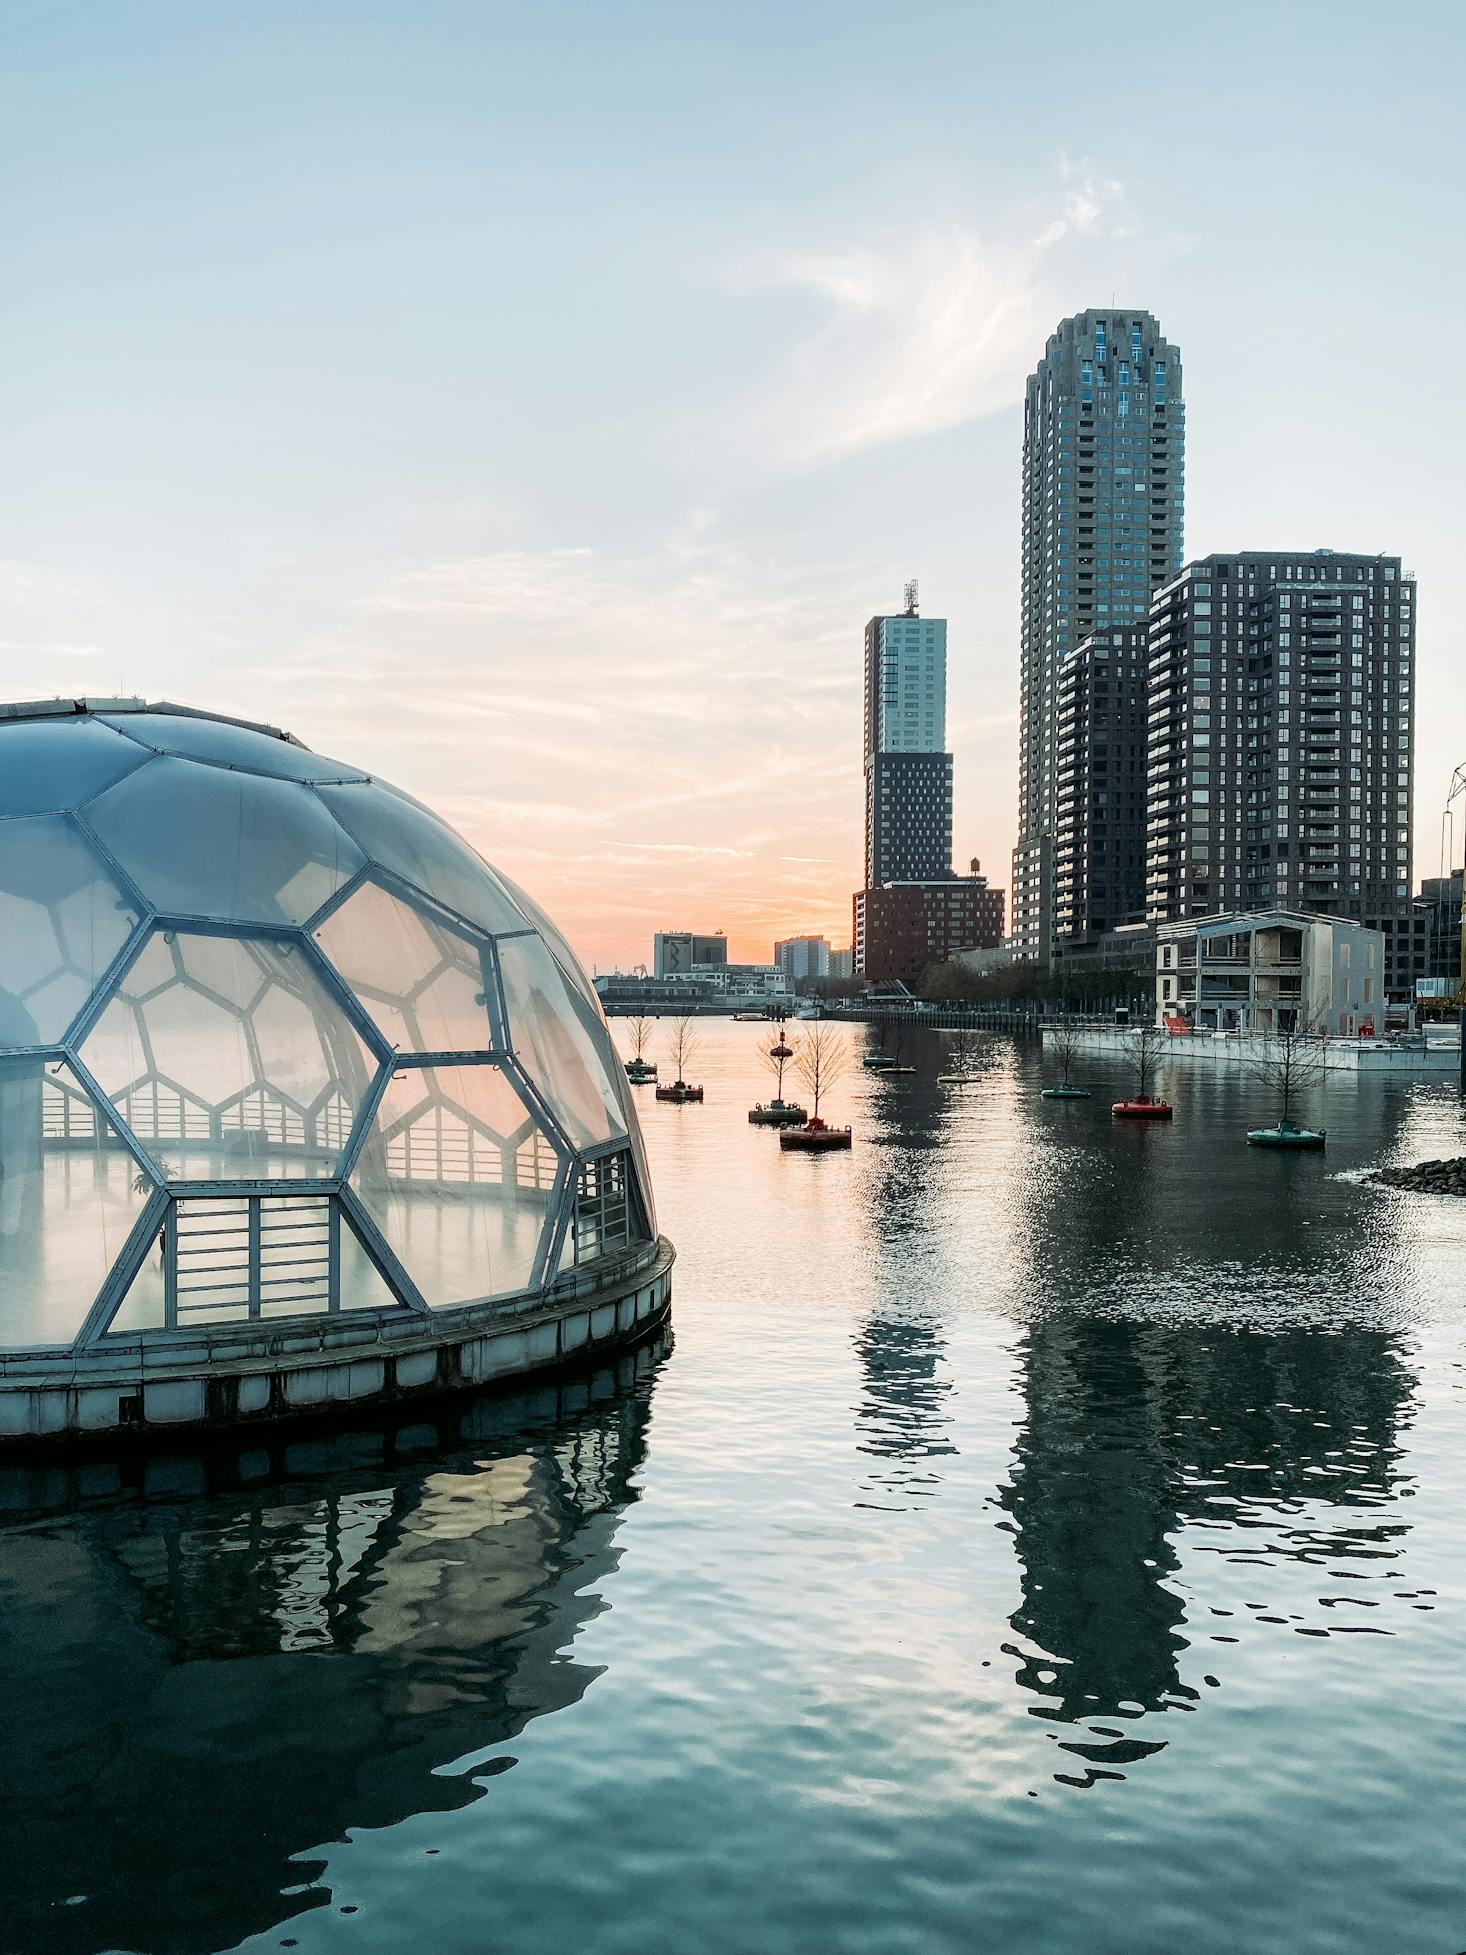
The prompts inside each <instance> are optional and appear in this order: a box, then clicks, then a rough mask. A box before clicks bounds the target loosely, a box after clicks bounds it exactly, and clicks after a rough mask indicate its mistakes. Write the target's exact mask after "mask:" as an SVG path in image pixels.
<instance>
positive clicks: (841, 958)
mask: <svg viewBox="0 0 1466 1955" xmlns="http://www.w3.org/2000/svg"><path fill="white" fill-rule="evenodd" d="M829 975H830V976H831V977H832V978H850V977H854V975H855V952H854V950H853V949H852V950H832V951H831V952H830V971H829Z"/></svg>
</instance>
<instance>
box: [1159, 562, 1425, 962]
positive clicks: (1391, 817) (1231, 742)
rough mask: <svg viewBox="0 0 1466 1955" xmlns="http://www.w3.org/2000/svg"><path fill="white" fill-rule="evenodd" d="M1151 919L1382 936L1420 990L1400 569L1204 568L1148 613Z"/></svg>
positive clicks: (1406, 625)
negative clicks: (1358, 925) (1279, 917)
mask: <svg viewBox="0 0 1466 1955" xmlns="http://www.w3.org/2000/svg"><path fill="white" fill-rule="evenodd" d="M1148 641H1149V678H1148V693H1147V707H1148V711H1147V776H1146V778H1147V813H1146V910H1147V915H1148V916H1149V918H1150V920H1151V921H1152V922H1153V923H1155V924H1161V923H1164V922H1170V921H1173V920H1177V919H1180V918H1185V917H1199V916H1207V915H1215V914H1217V913H1218V912H1222V911H1241V910H1252V909H1259V908H1262V907H1264V906H1267V905H1269V904H1278V905H1283V906H1291V907H1296V908H1303V909H1307V910H1310V911H1314V912H1321V913H1325V914H1329V915H1335V916H1346V917H1352V918H1354V919H1356V920H1357V921H1360V922H1364V923H1367V924H1368V925H1369V926H1370V927H1371V928H1373V929H1382V930H1387V931H1388V932H1389V937H1390V942H1391V945H1392V946H1393V947H1394V948H1393V951H1392V967H1391V969H1390V971H1389V973H1388V974H1387V982H1388V984H1389V988H1390V990H1391V993H1392V995H1401V996H1408V995H1409V993H1410V992H1411V991H1412V990H1413V981H1412V977H1411V965H1412V962H1413V958H1414V934H1415V933H1414V931H1413V928H1410V929H1405V930H1403V931H1402V930H1399V929H1397V927H1396V925H1397V924H1398V922H1399V921H1400V920H1402V919H1408V917H1409V913H1410V908H1411V904H1410V896H1411V890H1412V887H1413V883H1412V876H1411V795H1412V786H1413V783H1412V761H1413V752H1414V698H1415V657H1414V652H1415V584H1414V580H1413V578H1410V577H1407V576H1405V575H1404V574H1403V573H1402V571H1401V568H1400V560H1399V558H1398V557H1369V556H1354V555H1344V554H1335V553H1334V552H1332V551H1327V550H1320V551H1315V552H1312V553H1299V552H1296V551H1269V552H1261V551H1244V552H1241V553H1240V554H1237V555H1218V556H1212V557H1206V558H1203V559H1202V560H1201V561H1199V562H1197V563H1193V564H1189V565H1187V567H1186V568H1185V570H1184V571H1182V573H1181V574H1180V575H1179V576H1178V577H1176V578H1174V579H1173V580H1172V581H1170V582H1169V583H1168V584H1166V585H1165V586H1164V587H1163V588H1162V589H1161V590H1160V591H1159V592H1158V593H1157V595H1156V598H1155V601H1154V603H1153V605H1152V607H1151V611H1150V619H1149V628H1148Z"/></svg>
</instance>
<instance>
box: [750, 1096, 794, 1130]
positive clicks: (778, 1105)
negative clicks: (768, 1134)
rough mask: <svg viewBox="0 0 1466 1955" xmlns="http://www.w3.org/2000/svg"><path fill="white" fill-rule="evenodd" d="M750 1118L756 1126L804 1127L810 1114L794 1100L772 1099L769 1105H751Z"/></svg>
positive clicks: (751, 1123) (751, 1122)
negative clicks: (796, 1104)
mask: <svg viewBox="0 0 1466 1955" xmlns="http://www.w3.org/2000/svg"><path fill="white" fill-rule="evenodd" d="M748 1118H749V1124H750V1125H751V1126H754V1127H802V1126H803V1125H804V1123H805V1121H806V1120H807V1119H808V1118H809V1115H808V1114H807V1113H806V1112H805V1110H804V1108H803V1107H802V1106H795V1104H794V1102H793V1101H792V1100H770V1101H769V1103H768V1105H767V1106H751V1107H750V1108H749V1109H748Z"/></svg>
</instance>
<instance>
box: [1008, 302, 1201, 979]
mask: <svg viewBox="0 0 1466 1955" xmlns="http://www.w3.org/2000/svg"><path fill="white" fill-rule="evenodd" d="M1185 413H1186V410H1185V406H1184V402H1183V399H1182V391H1181V359H1180V355H1179V353H1178V352H1177V350H1176V348H1175V347H1174V346H1172V345H1170V344H1169V342H1168V341H1167V340H1166V339H1165V338H1164V337H1163V336H1162V334H1161V330H1160V326H1159V325H1158V323H1157V322H1156V320H1155V319H1154V318H1153V317H1152V316H1151V314H1150V313H1148V312H1137V311H1134V310H1132V309H1129V308H1123V307H1122V308H1109V309H1105V308H1094V309H1091V310H1089V311H1086V312H1081V313H1078V314H1076V315H1075V316H1074V317H1073V318H1072V319H1066V320H1064V321H1063V323H1062V324H1061V325H1060V327H1059V329H1058V331H1057V332H1055V333H1054V334H1053V336H1052V337H1051V338H1050V340H1049V342H1048V345H1047V346H1046V347H1045V349H1044V356H1043V358H1042V360H1040V362H1039V364H1038V366H1037V368H1036V369H1035V371H1034V373H1033V374H1032V375H1031V376H1030V378H1029V382H1028V390H1027V396H1026V399H1025V403H1024V416H1023V556H1022V582H1023V592H1022V620H1021V667H1022V670H1021V692H1020V701H1019V707H1020V724H1019V763H1018V767H1019V772H1018V844H1017V846H1016V848H1015V849H1014V851H1013V926H1012V927H1013V941H1014V946H1015V949H1016V950H1017V952H1018V954H1019V955H1020V956H1023V957H1028V958H1033V959H1036V960H1037V961H1039V962H1042V963H1048V962H1049V960H1050V958H1051V957H1052V955H1053V951H1054V948H1055V908H1056V900H1057V889H1056V876H1055V868H1056V862H1055V831H1056V823H1057V819H1058V814H1059V808H1058V778H1059V768H1058V758H1059V755H1058V708H1059V671H1060V667H1061V666H1062V664H1063V663H1064V660H1065V658H1066V655H1067V654H1069V653H1070V652H1072V651H1074V650H1075V649H1076V648H1077V647H1078V646H1079V645H1080V644H1082V643H1083V641H1084V640H1086V639H1087V638H1089V637H1090V636H1091V635H1092V634H1093V633H1095V632H1097V631H1107V630H1109V629H1111V628H1113V627H1116V626H1124V625H1134V624H1135V623H1137V622H1143V620H1144V619H1145V616H1146V613H1147V610H1148V608H1149V604H1150V597H1151V593H1152V592H1153V591H1154V590H1156V589H1157V588H1158V587H1159V586H1160V585H1162V584H1164V583H1165V582H1166V581H1167V580H1168V579H1169V578H1171V577H1174V576H1175V574H1176V572H1177V571H1178V570H1179V569H1180V567H1181V562H1182V555H1183V519H1184V512H1185V480H1184V457H1185V438H1186V436H1185V425H1186V424H1185Z"/></svg>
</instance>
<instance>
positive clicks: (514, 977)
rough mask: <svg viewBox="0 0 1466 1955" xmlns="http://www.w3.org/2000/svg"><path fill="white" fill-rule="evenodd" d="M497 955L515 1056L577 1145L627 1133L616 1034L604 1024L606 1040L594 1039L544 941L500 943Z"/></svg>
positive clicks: (504, 940)
mask: <svg viewBox="0 0 1466 1955" xmlns="http://www.w3.org/2000/svg"><path fill="white" fill-rule="evenodd" d="M498 952H499V971H500V975H501V977H502V978H503V982H504V1003H505V1007H506V1009H507V1011H508V1015H509V1038H510V1043H511V1044H512V1046H513V1048H514V1054H515V1057H516V1058H517V1059H518V1060H519V1062H520V1064H521V1065H522V1066H523V1067H524V1069H525V1070H526V1072H527V1073H528V1074H529V1076H530V1078H531V1079H532V1080H533V1081H534V1083H535V1085H536V1086H537V1087H538V1088H539V1090H540V1091H541V1093H543V1094H544V1096H545V1101H546V1103H547V1105H548V1106H549V1109H550V1111H551V1113H552V1114H553V1115H554V1116H555V1118H556V1119H557V1120H558V1121H559V1122H560V1125H561V1128H562V1130H563V1131H564V1133H565V1135H566V1136H567V1138H568V1139H569V1140H570V1142H571V1144H572V1146H574V1147H577V1148H579V1147H595V1146H597V1145H598V1144H599V1143H600V1142H601V1141H606V1140H611V1139H613V1138H614V1137H615V1136H616V1135H618V1134H624V1133H625V1132H626V1130H627V1129H626V1118H625V1115H624V1114H623V1112H622V1108H621V1100H620V1097H619V1095H618V1094H617V1092H616V1088H615V1086H614V1085H613V1084H612V1073H613V1069H614V1068H615V1067H616V1066H617V1064H618V1063H619V1062H618V1061H617V1059H616V1057H615V1054H614V1053H613V1052H612V1050H611V1039H610V1034H609V1033H608V1032H606V1031H605V1030H604V1027H603V1028H601V1038H600V1039H599V1040H597V1039H595V1038H593V1037H592V1035H591V1032H590V1030H589V1028H588V1027H587V1026H586V1025H585V1023H584V1022H583V1020H582V1019H581V1016H580V1013H579V1011H578V1010H577V1008H576V1005H575V1003H574V1002H573V1001H572V994H571V991H570V981H569V979H568V978H566V977H565V976H564V975H563V974H562V972H561V970H560V966H559V965H558V964H557V963H556V962H555V959H554V958H553V957H552V956H551V955H550V952H549V950H548V948H547V947H546V945H545V944H544V943H542V942H541V940H540V939H539V938H538V937H505V938H501V939H500V941H499V945H498ZM602 1044H603V1045H604V1051H603V1050H602V1049H601V1046H602Z"/></svg>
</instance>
